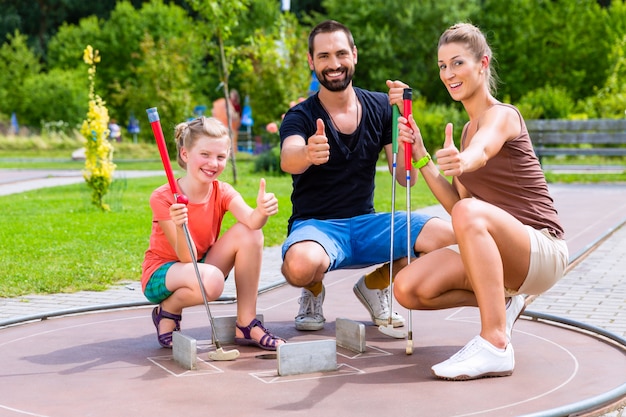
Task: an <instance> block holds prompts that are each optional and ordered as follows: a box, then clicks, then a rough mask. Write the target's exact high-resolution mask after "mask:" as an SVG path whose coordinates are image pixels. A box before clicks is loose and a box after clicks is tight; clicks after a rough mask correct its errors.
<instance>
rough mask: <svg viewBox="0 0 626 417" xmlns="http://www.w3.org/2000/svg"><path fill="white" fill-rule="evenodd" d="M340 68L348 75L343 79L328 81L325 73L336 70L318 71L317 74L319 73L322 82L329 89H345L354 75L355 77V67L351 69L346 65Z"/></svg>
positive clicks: (319, 79)
mask: <svg viewBox="0 0 626 417" xmlns="http://www.w3.org/2000/svg"><path fill="white" fill-rule="evenodd" d="M339 70H340V71H345V75H346V76H345V78H344V79H343V80H334V81H328V80H327V79H326V76H325V73H326V72H334V70H328V71H324V72H321V73H320V72H317V71H316V72H315V75H317V79H318V81H319V82H320V84H321V85H323V86H324V88H326V89H327V90H328V91H343V90H345V89H346V88H348V86H349V85H350V83H351V82H352V77H354V68H352V69H349V68H346V67H341V68H339Z"/></svg>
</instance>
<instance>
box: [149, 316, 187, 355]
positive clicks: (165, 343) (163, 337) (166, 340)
mask: <svg viewBox="0 0 626 417" xmlns="http://www.w3.org/2000/svg"><path fill="white" fill-rule="evenodd" d="M162 319H169V320H173V321H174V323H175V324H176V327H175V328H174V332H178V331H180V322H181V320H182V319H183V316H182V315H180V314H172V313H170V312H167V311H165V310H163V308H161V306H156V307H154V310H152V322H153V323H154V327H156V332H157V339H158V340H159V344H160V345H161V346H162V347H164V348H170V349H171V348H172V337H173V335H172V333H173V332H168V333H163V334H159V323H161V320H162Z"/></svg>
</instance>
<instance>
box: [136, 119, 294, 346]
mask: <svg viewBox="0 0 626 417" xmlns="http://www.w3.org/2000/svg"><path fill="white" fill-rule="evenodd" d="M176 148H177V151H178V154H177V160H178V164H179V165H180V167H181V168H183V169H184V170H185V171H186V173H185V175H184V176H182V177H181V178H179V179H178V180H177V183H178V187H179V189H180V192H181V193H182V194H184V195H185V196H187V198H188V199H189V203H188V204H187V205H185V204H179V203H174V202H173V195H174V192H175V190H171V189H170V186H169V183H167V184H165V185H162V186H160V187H159V188H157V189H156V190H155V191H154V192H153V193H152V195H151V196H150V207H151V208H152V213H153V215H152V233H151V235H150V246H149V248H148V250H147V251H146V253H145V257H144V261H143V264H142V276H141V283H142V288H143V291H144V294H145V296H146V298H147V299H148V300H149V301H151V302H152V303H155V304H158V306H156V307H155V308H154V310H153V311H152V320H153V323H154V326H155V328H156V333H157V339H158V342H159V344H160V345H161V346H163V347H166V348H167V347H171V346H172V332H174V331H179V330H180V322H181V320H182V312H183V309H184V308H186V307H191V306H195V305H199V304H202V303H203V298H202V293H201V292H200V287H199V284H198V279H197V276H196V274H195V269H194V266H193V263H192V257H191V254H190V253H189V248H188V245H187V241H186V235H185V231H184V229H183V224H187V225H188V230H189V233H190V235H191V237H192V243H193V245H194V248H195V252H196V253H195V257H196V259H199V261H198V269H199V271H200V274H201V278H202V282H203V284H204V291H205V292H206V296H207V299H208V300H210V301H213V300H216V299H217V298H218V297H219V296H220V295H221V294H222V291H223V290H224V281H225V279H226V277H228V273H229V271H230V270H231V269H233V267H234V272H235V284H236V290H237V320H236V325H235V326H236V329H235V343H237V344H239V345H252V346H257V347H259V348H261V349H266V350H276V348H277V347H278V346H279V345H280V344H281V343H284V342H285V341H284V339H281V338H279V337H276V336H274V335H273V334H272V333H270V331H269V330H267V329H266V328H265V327H264V326H263V324H262V323H261V322H260V321H259V320H258V319H257V318H256V302H257V294H258V289H259V279H260V274H261V258H262V255H263V232H262V230H261V228H262V227H263V226H264V225H265V223H266V222H267V220H268V218H269V217H270V216H273V215H274V214H276V213H277V212H278V200H277V199H276V197H275V196H274V194H272V193H266V192H265V180H264V179H261V181H260V184H259V192H258V195H257V199H256V208H254V209H253V208H252V207H250V206H248V204H246V202H245V201H244V199H243V198H242V196H241V195H240V194H239V193H238V192H237V191H235V189H234V188H233V187H232V186H231V185H230V184H228V183H225V182H222V181H220V180H218V178H219V176H220V174H221V173H222V172H223V171H224V168H225V166H226V162H227V161H228V155H229V152H231V150H230V138H229V136H228V129H226V127H225V126H224V125H223V124H222V123H221V122H220V121H218V120H217V119H215V118H207V117H204V116H201V117H198V118H196V119H193V120H191V121H188V122H183V123H180V124H179V125H177V126H176ZM227 211H230V212H231V213H232V215H233V216H234V217H235V219H237V222H236V223H235V224H234V225H233V226H232V227H230V228H229V229H228V230H226V231H225V232H224V233H223V234H221V236H220V233H221V225H222V219H223V218H224V214H225V213H226V212H227Z"/></svg>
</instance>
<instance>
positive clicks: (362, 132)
mask: <svg viewBox="0 0 626 417" xmlns="http://www.w3.org/2000/svg"><path fill="white" fill-rule="evenodd" d="M308 62H309V67H310V68H311V70H312V71H314V72H315V75H316V76H317V78H318V80H319V83H320V90H319V92H318V93H317V94H315V95H313V96H311V97H309V98H308V99H307V100H305V101H303V102H302V103H299V104H298V105H296V106H294V107H292V108H291V109H290V110H289V111H288V112H287V114H286V115H285V118H284V120H283V122H282V124H281V128H280V136H281V155H280V158H281V168H282V169H283V170H284V171H285V172H288V173H290V174H292V177H293V192H292V195H291V200H292V203H293V212H292V216H291V218H290V220H289V230H288V237H287V240H286V241H285V242H284V244H283V265H282V273H283V275H284V276H285V278H286V280H287V282H289V283H290V284H291V285H293V286H296V287H302V296H301V298H300V301H299V302H300V311H299V312H298V315H297V316H296V319H295V326H296V329H298V330H319V329H322V328H323V327H324V322H325V318H324V314H323V311H322V303H323V301H324V295H325V290H324V286H323V284H322V280H323V279H324V275H325V273H326V272H328V271H331V270H334V269H342V268H357V267H365V266H368V265H374V264H378V263H383V262H385V261H388V260H389V252H390V250H389V236H390V223H391V222H390V220H391V215H390V213H375V212H374V205H373V202H374V177H375V173H376V161H377V160H378V156H379V154H380V152H381V150H382V149H384V150H385V153H386V155H387V160H388V161H389V169H390V171H391V161H392V143H391V140H392V138H391V128H392V120H391V119H392V111H391V107H390V105H389V99H388V97H387V95H386V94H383V93H378V92H370V91H367V90H363V89H359V88H355V87H353V85H352V77H353V76H354V72H355V66H356V63H357V49H356V46H355V44H354V39H353V37H352V34H351V33H350V30H349V29H348V28H347V27H345V26H344V25H342V24H340V23H338V22H335V21H325V22H322V23H320V24H319V25H317V26H316V27H315V28H314V29H313V30H312V31H311V33H310V35H309V53H308ZM398 159H403V158H398ZM397 173H398V175H397V178H396V180H397V181H398V183H399V184H400V185H402V186H411V185H413V184H406V182H407V181H406V170H405V167H404V161H399V163H398V168H397ZM416 177H417V170H415V169H414V168H412V175H411V179H412V181H411V182H412V183H414V182H415V178H416ZM394 221H395V225H396V228H397V230H396V231H395V232H394V233H396V237H397V239H394V240H395V241H396V242H395V245H394V258H395V259H397V260H400V262H402V261H401V260H402V258H403V257H405V256H406V242H407V235H406V233H407V230H406V213H397V218H395V219H394ZM411 238H412V239H413V241H414V250H415V255H416V256H418V255H419V253H421V252H429V251H431V250H434V249H437V248H439V247H442V246H445V245H448V244H452V243H454V236H453V233H452V228H451V226H450V224H449V223H448V222H445V221H443V220H441V219H437V218H431V217H430V216H425V215H420V214H416V213H414V214H413V215H412V218H411ZM394 263H396V262H394ZM404 264H406V261H404ZM381 271H382V269H381ZM388 291H389V276H388V275H385V274H384V273H377V274H370V275H368V276H367V277H365V276H363V277H361V279H359V281H358V282H357V283H356V285H355V286H354V293H355V294H356V295H357V297H358V298H359V300H360V301H361V302H362V303H363V305H364V306H365V307H366V308H367V310H368V311H369V313H370V316H371V318H372V321H373V322H374V324H376V325H386V324H387V323H388V320H389V315H390V314H391V315H392V323H393V326H394V327H401V326H403V325H404V318H403V317H402V316H400V315H398V314H397V313H394V312H391V311H389V305H388V295H389V292H388Z"/></svg>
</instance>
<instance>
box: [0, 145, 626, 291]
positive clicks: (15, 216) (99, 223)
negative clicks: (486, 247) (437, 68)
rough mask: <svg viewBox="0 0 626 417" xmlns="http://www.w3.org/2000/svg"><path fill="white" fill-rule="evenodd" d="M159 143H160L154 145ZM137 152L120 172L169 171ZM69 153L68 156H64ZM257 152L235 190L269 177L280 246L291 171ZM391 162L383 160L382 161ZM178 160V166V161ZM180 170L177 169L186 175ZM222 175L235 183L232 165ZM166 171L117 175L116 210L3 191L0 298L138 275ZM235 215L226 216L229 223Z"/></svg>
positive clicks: (383, 195) (67, 195)
mask: <svg viewBox="0 0 626 417" xmlns="http://www.w3.org/2000/svg"><path fill="white" fill-rule="evenodd" d="M154 148H156V146H155V147H154ZM138 149H139V150H138V151H137V153H133V149H132V146H128V147H127V149H126V150H125V153H123V156H124V157H125V159H119V160H116V161H115V162H116V164H117V167H118V168H117V169H118V170H162V169H163V168H162V165H161V163H160V160H159V158H158V152H154V154H151V153H150V152H151V148H150V147H146V146H144V145H141V146H140V147H138ZM64 155H65V156H64ZM253 162H254V157H252V156H250V155H247V154H238V156H237V162H236V167H237V183H236V184H234V185H235V188H236V189H237V190H238V191H239V192H240V193H241V194H242V195H243V196H244V198H245V199H246V201H247V202H248V203H249V204H250V205H252V206H254V204H255V199H256V195H257V192H258V184H259V179H260V178H261V177H262V176H263V177H265V178H266V181H267V191H268V192H273V193H275V194H276V196H277V197H278V200H279V213H278V214H277V215H276V216H273V217H272V218H270V220H269V221H268V223H267V225H266V226H265V227H264V229H263V230H264V234H265V244H266V246H275V245H280V244H281V243H282V241H283V240H284V238H285V236H286V228H287V220H288V218H289V215H290V214H291V202H290V194H291V177H290V176H288V175H282V176H270V175H265V174H260V173H255V172H253V165H254V164H253ZM381 163H382V164H384V161H381ZM172 165H173V166H174V167H176V166H177V165H176V163H175V162H173V163H172ZM0 168H22V169H29V168H47V169H77V170H80V169H82V168H83V165H82V163H80V162H76V161H71V159H69V158H68V157H67V151H66V150H63V151H62V152H59V151H50V152H48V153H46V154H45V155H42V154H41V152H39V151H37V153H36V154H34V153H32V152H26V151H23V150H22V151H20V154H19V156H18V155H17V154H14V153H12V151H11V152H9V151H3V150H2V149H1V148H0ZM180 174H181V171H178V172H177V175H180ZM547 177H548V179H549V181H551V182H559V181H562V182H598V181H603V182H606V181H612V182H615V181H626V174H624V173H622V174H593V175H580V174H567V175H559V174H553V173H548V174H547ZM221 179H222V180H224V181H228V182H230V183H233V173H232V168H231V165H230V164H229V165H228V167H227V169H226V170H225V172H224V173H223V174H222V177H221ZM165 181H166V178H165V174H163V175H162V176H156V177H149V178H141V179H125V178H120V179H116V180H115V181H114V182H113V185H112V187H111V190H110V193H109V194H108V195H107V197H106V198H105V200H106V202H107V203H109V204H110V206H111V208H112V210H111V212H108V213H103V212H100V211H99V210H98V209H97V208H95V207H94V206H92V205H91V203H90V198H91V194H90V191H89V189H88V188H87V186H86V184H85V183H80V184H76V185H69V186H63V187H55V188H51V189H41V190H35V191H29V192H25V193H20V194H16V195H9V196H2V197H0V203H1V204H2V206H3V208H4V209H3V215H2V216H0V238H1V241H2V248H3V249H2V254H1V255H0V256H1V259H0V262H1V264H2V265H3V271H4V272H3V274H2V280H0V297H16V296H20V295H25V294H32V293H60V292H74V291H80V290H96V291H98V290H104V289H106V288H107V287H108V286H110V285H112V284H115V283H117V282H119V281H128V280H139V278H140V274H141V262H142V260H143V254H144V251H145V250H146V248H147V246H148V239H149V234H150V225H151V213H150V207H149V205H148V198H149V196H150V193H151V192H152V190H153V189H155V188H156V187H158V186H160V185H161V184H163V183H165ZM396 194H397V195H396V208H397V209H398V210H403V209H405V208H406V189H405V188H402V187H398V188H397V190H396ZM433 204H437V201H436V200H435V198H434V197H433V196H432V194H431V193H430V191H429V190H428V188H427V187H426V185H425V183H424V182H423V181H418V184H417V185H416V187H414V188H413V189H412V191H411V207H412V209H417V208H420V207H425V206H429V205H433ZM375 207H376V210H377V211H389V210H390V209H391V177H390V175H389V173H388V172H386V171H380V172H378V173H377V175H376V193H375ZM233 222H234V219H233V218H232V217H231V216H230V215H227V217H226V219H225V222H224V229H226V228H228V227H230V226H231V225H232V224H233Z"/></svg>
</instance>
